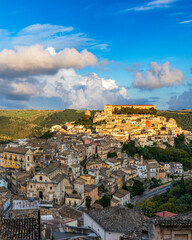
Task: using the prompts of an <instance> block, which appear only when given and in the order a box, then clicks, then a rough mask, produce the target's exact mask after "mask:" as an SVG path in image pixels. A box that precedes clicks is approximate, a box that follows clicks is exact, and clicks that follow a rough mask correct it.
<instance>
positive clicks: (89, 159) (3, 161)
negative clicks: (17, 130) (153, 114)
mask: <svg viewBox="0 0 192 240" xmlns="http://www.w3.org/2000/svg"><path fill="white" fill-rule="evenodd" d="M182 173H183V166H182V164H181V163H176V162H172V163H158V162H157V161H156V160H154V159H149V160H144V159H143V158H142V156H141V157H139V156H138V155H135V157H130V156H128V155H127V154H126V153H123V152H122V143H121V142H120V141H118V140H117V139H114V138H113V137H112V136H99V135H98V134H92V135H87V134H82V133H81V134H76V135H71V134H65V133H60V132H59V133H56V134H55V136H54V137H52V138H50V139H22V140H17V141H14V142H11V143H9V144H6V145H1V149H0V194H4V195H3V196H5V198H4V199H3V198H1V206H0V207H1V209H4V210H5V209H6V208H7V207H8V206H9V204H7V200H8V199H7V197H9V201H8V202H10V200H11V198H10V196H11V194H10V190H11V192H12V194H13V193H14V194H15V195H18V196H20V197H23V198H24V197H25V198H34V199H38V200H39V201H41V202H42V203H43V202H46V203H51V204H52V203H54V204H57V205H62V204H65V205H71V206H73V207H78V206H84V205H85V201H86V197H87V196H90V197H91V205H92V204H94V202H95V201H96V200H98V199H100V198H101V197H102V196H103V195H104V194H110V195H113V197H112V200H111V205H112V206H115V205H125V204H126V203H129V202H130V193H129V192H128V191H126V190H123V189H122V187H123V185H124V184H126V185H127V186H131V185H132V184H133V179H138V180H141V181H143V180H145V179H148V180H150V179H152V178H156V179H165V178H166V176H167V175H168V174H169V175H171V174H178V175H181V174H182ZM6 191H7V192H6ZM3 192H4V193H3ZM5 192H6V193H5Z"/></svg>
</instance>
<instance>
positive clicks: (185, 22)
mask: <svg viewBox="0 0 192 240" xmlns="http://www.w3.org/2000/svg"><path fill="white" fill-rule="evenodd" d="M191 22H192V20H187V21H183V22H179V24H187V23H191Z"/></svg>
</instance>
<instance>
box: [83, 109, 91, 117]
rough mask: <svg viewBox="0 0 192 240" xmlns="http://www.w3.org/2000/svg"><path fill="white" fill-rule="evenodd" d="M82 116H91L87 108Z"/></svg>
mask: <svg viewBox="0 0 192 240" xmlns="http://www.w3.org/2000/svg"><path fill="white" fill-rule="evenodd" d="M84 115H86V116H91V113H90V111H89V108H87V110H86V111H85V113H84Z"/></svg>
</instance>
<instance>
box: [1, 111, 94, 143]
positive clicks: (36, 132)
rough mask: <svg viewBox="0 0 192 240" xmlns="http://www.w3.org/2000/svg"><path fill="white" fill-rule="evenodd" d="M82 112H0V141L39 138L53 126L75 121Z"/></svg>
mask: <svg viewBox="0 0 192 240" xmlns="http://www.w3.org/2000/svg"><path fill="white" fill-rule="evenodd" d="M84 112H85V111H83V110H73V109H66V110H64V111H57V110H56V111H55V110H0V140H1V141H6V140H12V139H17V138H28V137H33V136H37V137H39V136H41V135H42V134H43V133H44V132H46V131H47V130H49V128H50V127H51V126H53V125H55V124H62V123H65V122H67V121H77V120H78V119H79V118H80V117H82V116H83V114H84ZM93 114H94V111H93Z"/></svg>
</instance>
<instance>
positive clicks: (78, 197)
mask: <svg viewBox="0 0 192 240" xmlns="http://www.w3.org/2000/svg"><path fill="white" fill-rule="evenodd" d="M65 198H74V199H81V197H80V196H79V195H78V194H70V195H69V196H66V197H65Z"/></svg>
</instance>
